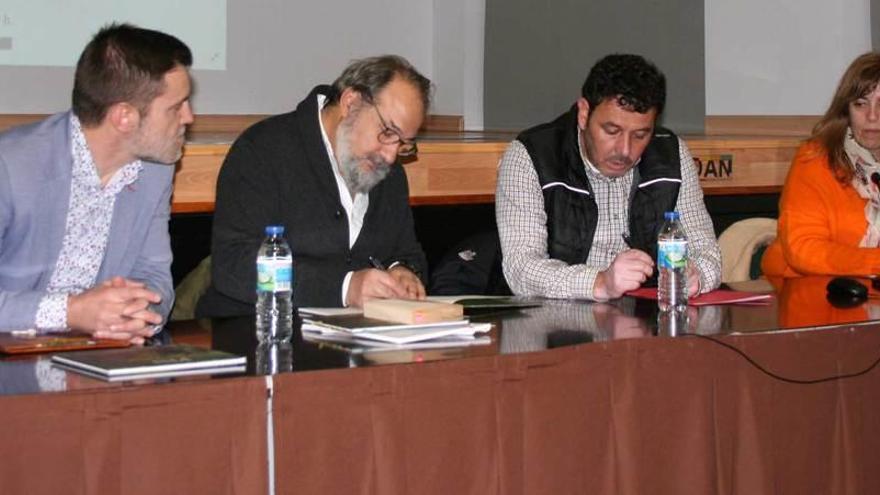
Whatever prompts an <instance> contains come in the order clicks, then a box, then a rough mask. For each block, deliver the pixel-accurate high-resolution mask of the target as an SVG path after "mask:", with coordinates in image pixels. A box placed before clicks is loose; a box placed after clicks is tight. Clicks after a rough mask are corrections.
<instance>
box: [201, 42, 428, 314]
mask: <svg viewBox="0 0 880 495" xmlns="http://www.w3.org/2000/svg"><path fill="white" fill-rule="evenodd" d="M429 104H430V81H428V79H426V78H425V77H424V76H422V75H421V74H419V72H418V71H417V70H416V69H415V68H414V67H412V65H410V64H409V62H407V61H406V60H404V59H403V58H401V57H397V56H382V57H372V58H367V59H363V60H358V61H355V62H353V63H352V64H351V65H349V66H348V67H347V68H346V69H345V70H344V71H343V73H342V75H340V76H339V78H337V79H336V81H335V82H334V83H333V84H332V85H330V86H318V87H316V88H315V89H313V90H312V92H311V93H310V94H309V95H308V96H307V97H306V98H305V99H304V100H303V101H302V102H300V104H299V105H298V106H297V108H296V110H295V111H293V112H290V113H286V114H283V115H277V116H275V117H271V118H269V119H266V120H264V121H262V122H259V123H257V124H255V125H254V126H252V127H251V128H249V129H248V130H246V131H245V132H244V133H243V134H242V135H241V136H240V137H239V138H238V139H237V140H236V141H235V143H234V144H233V145H232V148H231V149H230V150H229V153H228V155H227V156H226V160H225V161H224V163H223V167H222V168H221V169H220V176H219V178H218V181H217V203H216V210H215V213H214V227H213V240H212V244H211V249H212V266H211V282H212V285H211V287H210V288H209V289H208V291H207V292H206V293H205V295H204V296H203V297H202V298H201V300H200V301H199V304H198V306H197V308H196V314H197V315H198V316H199V317H203V316H227V315H235V314H245V313H253V311H254V302H255V300H256V289H255V286H256V268H255V266H256V259H257V248H258V247H259V246H260V242H261V241H262V239H263V236H264V234H263V231H264V228H265V227H266V226H267V225H276V224H277V225H283V226H285V227H286V232H285V236H286V237H287V239H288V241H289V242H290V246H291V249H292V250H293V259H294V284H293V285H294V286H293V301H294V304H295V305H297V306H343V305H346V306H348V305H351V306H361V305H362V304H363V302H364V300H365V299H368V298H385V297H398V298H423V297H424V295H425V289H424V286H423V283H422V280H421V279H420V276H423V274H424V273H425V272H426V261H425V255H424V253H423V252H422V249H421V246H420V245H419V243H418V241H417V240H416V237H415V230H414V229H413V220H412V212H411V211H410V208H409V202H408V201H409V189H408V187H407V181H406V173H405V172H404V170H403V167H402V166H401V165H400V163H399V160H398V156H399V155H410V154H413V153H415V152H416V143H415V136H416V134H417V133H418V130H419V127H420V126H421V124H422V120H423V119H424V117H425V112H426V111H427V109H428V106H429ZM383 265H384V266H383ZM385 267H387V268H388V269H387V271H386V270H384V269H380V268H385Z"/></svg>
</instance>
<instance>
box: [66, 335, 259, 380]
mask: <svg viewBox="0 0 880 495" xmlns="http://www.w3.org/2000/svg"><path fill="white" fill-rule="evenodd" d="M52 363H54V364H56V365H59V366H61V367H63V368H65V369H69V370H72V371H76V372H80V373H84V374H87V375H90V376H95V377H98V378H103V379H108V380H114V379H116V380H118V379H136V378H152V377H166V376H178V375H191V374H215V373H218V374H219V373H235V372H243V371H244V370H245V365H246V363H247V358H245V357H244V356H236V355H234V354H230V353H228V352H223V351H217V350H213V349H204V348H201V347H195V346H191V345H178V344H174V345H162V346H150V347H129V348H127V349H111V350H105V351H100V352H94V351H77V352H66V353H62V354H56V355H54V356H52Z"/></svg>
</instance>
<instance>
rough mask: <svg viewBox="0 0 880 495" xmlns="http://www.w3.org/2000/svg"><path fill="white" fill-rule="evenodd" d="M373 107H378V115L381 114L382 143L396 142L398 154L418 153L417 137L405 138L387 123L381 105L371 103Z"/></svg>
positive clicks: (380, 134)
mask: <svg viewBox="0 0 880 495" xmlns="http://www.w3.org/2000/svg"><path fill="white" fill-rule="evenodd" d="M371 105H372V107H373V108H375V109H376V115H378V116H379V122H381V123H382V131H381V132H380V133H379V136H378V137H377V139H378V140H379V142H380V143H382V144H396V145H398V148H397V155H398V156H412V155H415V154H416V153H418V151H419V147H418V146H417V145H416V140H415V139H404V138H403V136H401V135H400V133H398V132H397V131H395V130H394V129H392V128H390V127H388V124H386V123H385V119H384V118H383V117H382V114H381V113H380V112H379V107H377V106H376V105H375V104H371Z"/></svg>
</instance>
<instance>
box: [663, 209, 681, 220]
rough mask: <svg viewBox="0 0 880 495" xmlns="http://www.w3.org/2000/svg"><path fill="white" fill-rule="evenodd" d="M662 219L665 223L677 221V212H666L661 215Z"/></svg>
mask: <svg viewBox="0 0 880 495" xmlns="http://www.w3.org/2000/svg"><path fill="white" fill-rule="evenodd" d="M663 219H664V220H666V221H667V222H668V221H670V220H678V212H677V211H667V212H666V213H664V214H663Z"/></svg>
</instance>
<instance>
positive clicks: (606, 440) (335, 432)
mask: <svg viewBox="0 0 880 495" xmlns="http://www.w3.org/2000/svg"><path fill="white" fill-rule="evenodd" d="M723 340H724V341H725V342H728V343H730V344H733V345H735V346H737V347H738V348H740V349H742V350H743V351H745V352H746V353H748V354H749V355H750V356H751V357H753V359H755V360H756V361H757V362H759V363H761V364H762V365H763V366H765V367H766V368H768V369H769V370H770V371H771V372H773V373H777V374H780V375H783V376H785V377H790V378H798V379H815V378H820V377H824V376H831V375H835V374H842V373H850V372H854V371H858V370H862V369H864V368H866V367H868V366H869V365H870V364H871V363H873V362H874V361H875V360H877V359H878V357H880V326H867V327H857V328H854V329H853V328H842V329H837V330H823V331H812V332H804V333H792V334H777V335H757V336H756V335H753V336H736V337H725V338H723ZM274 415H275V454H276V482H277V493H285V494H286V493H307V494H308V493H322V494H324V493H381V494H398V493H399V494H407V493H419V494H424V493H438V494H440V493H442V494H452V493H455V494H461V493H474V494H492V493H498V494H550V493H553V494H556V493H590V494H605V493H608V494H647V493H650V494H658V493H670V494H671V493H675V494H684V493H687V494H691V493H700V494H702V493H721V494H734V493H737V494H763V493H768V494H770V493H772V494H787V493H791V494H806V493H811V494H812V493H823V494H825V493H851V494H869V493H880V456H878V455H877V454H878V452H880V370H878V369H873V370H872V371H871V372H869V373H866V374H864V375H862V376H859V377H855V378H850V379H846V380H838V381H831V382H826V383H819V384H812V385H806V384H795V383H788V382H785V381H782V380H779V379H776V378H772V377H770V376H768V375H767V374H765V373H763V372H761V371H759V370H758V369H757V368H756V367H754V366H753V365H751V364H749V363H748V362H747V361H746V360H745V359H743V358H742V357H741V356H739V355H737V354H735V353H734V352H732V351H730V350H728V349H725V348H723V347H721V346H719V345H717V344H715V343H713V342H708V341H705V340H701V339H698V338H695V337H684V338H677V339H637V340H628V341H617V342H610V343H599V344H590V345H585V346H578V347H572V348H566V349H557V350H553V351H547V352H540V353H532V354H521V355H512V356H497V357H486V358H474V359H468V360H461V361H445V362H435V363H425V364H412V365H405V366H394V367H378V368H367V369H356V370H334V371H325V372H319V373H294V374H286V375H280V376H278V377H276V381H275V401H274Z"/></svg>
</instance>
